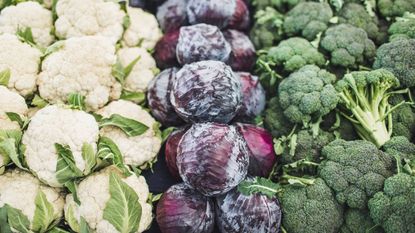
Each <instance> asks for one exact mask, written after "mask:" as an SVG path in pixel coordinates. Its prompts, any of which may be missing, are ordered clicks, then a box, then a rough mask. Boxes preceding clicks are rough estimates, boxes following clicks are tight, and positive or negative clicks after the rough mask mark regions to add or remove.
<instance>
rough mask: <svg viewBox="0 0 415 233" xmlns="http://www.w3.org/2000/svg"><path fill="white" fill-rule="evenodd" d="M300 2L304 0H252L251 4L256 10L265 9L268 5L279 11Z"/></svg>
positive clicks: (284, 10)
mask: <svg viewBox="0 0 415 233" xmlns="http://www.w3.org/2000/svg"><path fill="white" fill-rule="evenodd" d="M300 2H304V0H253V1H252V5H253V6H254V7H255V9H256V10H260V9H265V8H266V7H268V6H269V7H273V8H275V9H277V10H278V11H279V12H287V11H288V10H290V9H292V8H293V7H295V6H296V5H297V4H298V3H300Z"/></svg>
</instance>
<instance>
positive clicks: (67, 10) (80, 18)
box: [55, 0, 125, 44]
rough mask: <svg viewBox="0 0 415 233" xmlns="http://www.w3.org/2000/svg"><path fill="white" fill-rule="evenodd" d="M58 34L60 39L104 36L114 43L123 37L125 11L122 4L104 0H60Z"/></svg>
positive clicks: (57, 22)
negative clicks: (121, 6)
mask: <svg viewBox="0 0 415 233" xmlns="http://www.w3.org/2000/svg"><path fill="white" fill-rule="evenodd" d="M56 14H57V16H58V19H57V20H56V22H55V28H56V36H57V37H59V38H60V39H67V38H71V37H81V36H94V35H99V36H104V37H107V38H108V39H109V40H110V41H111V42H112V43H113V44H115V43H117V41H118V40H120V39H121V37H122V34H123V31H124V28H123V20H124V17H125V12H124V11H122V10H121V8H120V5H119V4H118V3H116V2H112V1H104V0H88V1H85V0H59V1H58V2H57V4H56Z"/></svg>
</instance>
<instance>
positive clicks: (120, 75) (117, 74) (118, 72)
mask: <svg viewBox="0 0 415 233" xmlns="http://www.w3.org/2000/svg"><path fill="white" fill-rule="evenodd" d="M111 74H112V76H114V78H115V79H116V80H117V81H118V82H120V83H121V85H124V81H125V77H126V75H125V71H124V67H123V66H122V64H121V61H120V60H119V59H117V62H116V63H115V64H114V65H113V66H112V71H111Z"/></svg>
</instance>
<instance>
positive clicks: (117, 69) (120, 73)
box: [112, 56, 141, 85]
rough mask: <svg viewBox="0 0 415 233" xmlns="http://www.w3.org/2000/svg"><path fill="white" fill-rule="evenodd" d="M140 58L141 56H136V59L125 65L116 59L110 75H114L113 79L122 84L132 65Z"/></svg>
mask: <svg viewBox="0 0 415 233" xmlns="http://www.w3.org/2000/svg"><path fill="white" fill-rule="evenodd" d="M140 59H141V56H138V57H137V58H136V59H134V60H133V61H132V62H130V63H129V64H128V65H127V66H126V67H124V66H123V65H122V64H121V61H120V60H117V62H116V63H115V64H114V66H113V67H112V75H113V76H114V77H115V79H117V81H118V82H120V83H121V84H122V85H123V84H124V83H125V80H126V79H127V77H128V76H129V75H130V73H131V71H132V70H133V68H134V66H135V65H136V64H137V62H138V61H139V60H140Z"/></svg>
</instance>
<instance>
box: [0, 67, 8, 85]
mask: <svg viewBox="0 0 415 233" xmlns="http://www.w3.org/2000/svg"><path fill="white" fill-rule="evenodd" d="M10 76H11V72H10V69H5V70H3V71H2V72H0V85H3V86H6V87H7V86H8V85H9V81H10Z"/></svg>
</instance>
